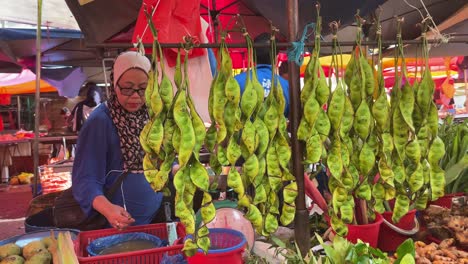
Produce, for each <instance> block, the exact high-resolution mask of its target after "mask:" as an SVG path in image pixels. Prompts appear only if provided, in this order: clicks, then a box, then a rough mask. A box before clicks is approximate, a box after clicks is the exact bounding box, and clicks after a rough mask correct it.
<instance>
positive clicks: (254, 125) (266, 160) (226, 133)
mask: <svg viewBox="0 0 468 264" xmlns="http://www.w3.org/2000/svg"><path fill="white" fill-rule="evenodd" d="M274 32H275V31H273V33H272V38H271V52H272V55H271V57H272V65H273V72H275V69H276V56H275V54H276V53H275V52H276V50H275V49H276V42H275V39H274ZM244 35H245V39H246V42H247V46H248V74H247V78H246V83H245V89H244V92H243V94H242V96H241V94H240V87H239V84H238V83H237V81H236V80H235V79H234V78H233V74H232V62H231V58H230V56H229V53H228V52H227V49H226V47H225V46H224V44H222V45H221V49H220V52H219V57H220V58H219V61H220V62H221V63H220V68H219V70H218V73H217V75H216V77H215V79H214V81H213V83H212V85H211V90H210V98H209V113H210V117H211V120H212V124H211V127H210V128H209V129H208V132H207V139H206V145H207V147H208V149H209V151H210V152H211V153H212V158H211V160H210V166H211V167H212V168H219V166H220V165H223V166H231V168H230V170H229V173H228V176H227V184H228V186H229V187H231V188H232V189H233V190H234V191H235V192H236V193H237V194H238V198H239V202H238V205H239V206H240V207H243V208H245V210H246V214H245V217H246V218H247V219H249V220H250V221H251V222H252V224H253V225H254V227H255V229H256V231H257V233H259V234H263V235H266V236H268V235H269V234H271V233H273V232H275V231H276V229H277V228H278V216H280V215H281V216H280V221H281V223H282V224H284V225H287V224H289V223H291V222H292V221H293V219H294V215H295V203H294V202H295V198H296V196H297V184H296V183H295V181H294V177H293V176H292V174H291V173H290V171H289V162H290V159H291V148H290V146H289V135H288V133H287V130H286V118H285V117H284V114H283V113H284V109H285V99H284V97H283V94H282V88H281V87H280V83H279V81H278V80H277V77H276V75H273V76H272V88H271V91H270V93H269V94H268V96H267V98H266V99H265V100H264V89H263V87H262V85H261V84H260V83H259V81H258V79H257V73H256V69H255V67H254V65H255V62H254V57H255V56H254V50H253V48H252V39H251V38H250V36H249V35H248V33H247V32H245V31H244ZM223 41H224V39H223ZM241 157H242V159H243V160H244V163H243V166H242V170H241V172H240V173H239V172H238V171H237V170H236V169H235V165H236V163H237V162H238V160H239V159H240V158H241ZM215 171H219V170H216V169H215ZM283 183H286V186H285V187H284V188H283ZM250 186H252V187H253V189H254V194H253V195H249V194H248V193H247V192H246V190H247V188H249V187H250ZM281 190H282V191H283V197H284V201H285V203H284V204H283V210H282V212H281V213H280V211H279V198H278V193H279V192H280V191H281ZM252 196H253V198H252Z"/></svg>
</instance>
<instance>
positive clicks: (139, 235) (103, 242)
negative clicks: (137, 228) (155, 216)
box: [86, 232, 167, 256]
mask: <svg viewBox="0 0 468 264" xmlns="http://www.w3.org/2000/svg"><path fill="white" fill-rule="evenodd" d="M132 240H146V241H149V242H151V243H153V245H154V247H155V248H157V247H162V246H166V245H167V242H166V241H163V240H161V239H160V238H159V237H157V236H153V235H150V234H147V233H143V232H133V233H125V234H116V235H112V236H105V237H101V238H98V239H96V240H94V241H92V242H91V243H90V244H89V245H88V247H87V248H86V249H87V250H88V253H89V255H90V256H97V255H99V254H100V252H101V251H102V250H104V249H106V248H108V247H111V246H113V245H117V244H119V243H122V242H126V241H132Z"/></svg>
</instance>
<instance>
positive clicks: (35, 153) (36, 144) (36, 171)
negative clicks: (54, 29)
mask: <svg viewBox="0 0 468 264" xmlns="http://www.w3.org/2000/svg"><path fill="white" fill-rule="evenodd" d="M41 20H42V0H37V28H36V98H35V101H36V102H35V111H34V141H33V163H34V187H33V193H34V196H37V193H38V191H37V184H38V182H39V122H40V119H39V112H40V110H41V104H40V100H41Z"/></svg>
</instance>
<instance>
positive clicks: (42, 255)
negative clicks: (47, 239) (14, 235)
mask: <svg viewBox="0 0 468 264" xmlns="http://www.w3.org/2000/svg"><path fill="white" fill-rule="evenodd" d="M51 261H52V255H51V254H50V253H49V251H47V250H45V251H41V252H39V253H37V254H35V255H34V256H32V257H31V258H30V259H28V260H26V262H24V264H50V263H51Z"/></svg>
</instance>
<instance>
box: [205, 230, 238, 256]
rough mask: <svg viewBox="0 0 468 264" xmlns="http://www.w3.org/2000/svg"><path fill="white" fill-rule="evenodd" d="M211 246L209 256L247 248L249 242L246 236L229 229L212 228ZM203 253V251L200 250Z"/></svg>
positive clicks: (210, 235)
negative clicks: (246, 244)
mask: <svg viewBox="0 0 468 264" xmlns="http://www.w3.org/2000/svg"><path fill="white" fill-rule="evenodd" d="M209 230H210V234H209V235H208V236H209V237H210V241H211V246H210V249H209V250H208V254H214V253H226V252H231V251H235V250H237V249H240V248H242V247H244V246H245V243H247V240H246V239H245V236H244V234H242V233H241V232H239V231H237V230H233V229H228V228H210V229H209ZM200 251H201V250H200Z"/></svg>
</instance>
